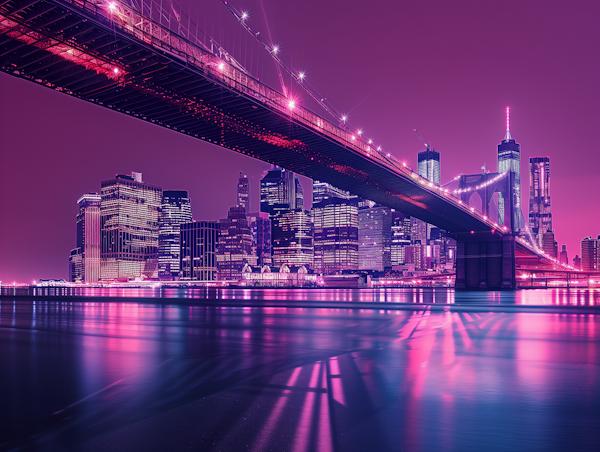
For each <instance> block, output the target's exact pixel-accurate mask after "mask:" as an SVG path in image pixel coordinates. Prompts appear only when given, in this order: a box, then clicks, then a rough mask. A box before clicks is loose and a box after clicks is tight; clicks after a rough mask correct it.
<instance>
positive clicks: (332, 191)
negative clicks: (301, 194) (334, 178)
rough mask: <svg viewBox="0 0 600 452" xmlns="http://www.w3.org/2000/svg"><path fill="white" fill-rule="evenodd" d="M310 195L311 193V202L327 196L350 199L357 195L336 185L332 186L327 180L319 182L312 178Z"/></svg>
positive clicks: (316, 201) (314, 202)
mask: <svg viewBox="0 0 600 452" xmlns="http://www.w3.org/2000/svg"><path fill="white" fill-rule="evenodd" d="M312 195H313V204H316V203H318V202H320V201H323V200H324V199H328V198H339V199H352V198H357V196H355V195H352V194H350V192H348V191H345V190H340V189H339V188H337V187H334V186H333V185H331V184H328V183H327V182H321V181H318V180H313V183H312Z"/></svg>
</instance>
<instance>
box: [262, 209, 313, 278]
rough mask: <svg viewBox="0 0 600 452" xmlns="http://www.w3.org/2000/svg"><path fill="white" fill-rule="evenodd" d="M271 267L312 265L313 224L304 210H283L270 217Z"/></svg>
mask: <svg viewBox="0 0 600 452" xmlns="http://www.w3.org/2000/svg"><path fill="white" fill-rule="evenodd" d="M271 237H272V241H273V247H272V252H273V265H276V266H279V267H280V266H281V265H283V264H286V265H287V266H290V267H291V266H296V267H299V266H302V265H304V266H306V267H307V268H308V267H310V268H312V265H313V253H314V246H313V224H312V220H311V217H310V214H309V213H308V212H307V211H306V210H304V209H293V210H290V209H288V210H283V211H280V212H278V213H277V214H276V215H274V216H272V217H271Z"/></svg>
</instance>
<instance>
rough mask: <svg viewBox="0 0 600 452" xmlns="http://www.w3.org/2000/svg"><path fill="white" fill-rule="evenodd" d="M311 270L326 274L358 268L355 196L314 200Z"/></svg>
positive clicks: (356, 206) (356, 200) (356, 205)
mask: <svg viewBox="0 0 600 452" xmlns="http://www.w3.org/2000/svg"><path fill="white" fill-rule="evenodd" d="M311 215H312V220H313V225H314V270H315V272H317V273H323V274H326V275H332V274H341V273H342V271H343V270H357V269H358V198H353V199H341V198H337V197H330V198H325V199H322V200H321V201H319V202H317V203H313V207H312V210H311Z"/></svg>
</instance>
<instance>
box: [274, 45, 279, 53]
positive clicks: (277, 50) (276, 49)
mask: <svg viewBox="0 0 600 452" xmlns="http://www.w3.org/2000/svg"><path fill="white" fill-rule="evenodd" d="M277 52H279V47H277V46H273V53H274V54H277Z"/></svg>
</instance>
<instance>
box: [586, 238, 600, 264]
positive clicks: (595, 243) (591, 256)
mask: <svg viewBox="0 0 600 452" xmlns="http://www.w3.org/2000/svg"><path fill="white" fill-rule="evenodd" d="M599 248H600V235H599V236H598V238H596V239H593V238H592V237H591V236H590V237H586V238H584V239H583V240H582V241H581V270H584V271H586V270H587V271H596V270H598V269H599V266H598V260H599V259H598V257H599V253H598V251H599Z"/></svg>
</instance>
